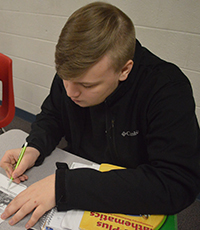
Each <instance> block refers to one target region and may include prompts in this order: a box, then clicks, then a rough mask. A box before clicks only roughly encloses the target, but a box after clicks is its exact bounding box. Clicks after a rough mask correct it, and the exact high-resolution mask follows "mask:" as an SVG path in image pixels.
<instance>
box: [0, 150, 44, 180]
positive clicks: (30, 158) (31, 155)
mask: <svg viewBox="0 0 200 230" xmlns="http://www.w3.org/2000/svg"><path fill="white" fill-rule="evenodd" d="M20 152H21V149H20V148H19V149H11V150H8V151H6V153H5V154H4V156H3V157H2V159H1V161H0V167H2V168H3V169H4V170H5V171H6V174H7V176H8V177H9V178H11V176H13V178H14V182H15V183H17V184H19V183H20V182H21V181H25V180H27V179H28V176H27V175H25V174H24V172H25V171H26V170H27V169H29V168H31V167H33V166H34V164H35V161H36V160H37V158H38V157H39V155H40V153H39V151H38V150H37V149H35V148H32V147H27V148H26V151H25V153H24V156H23V158H22V161H21V162H20V165H19V166H18V167H17V169H16V170H14V168H15V165H16V163H17V161H18V158H19V154H20Z"/></svg>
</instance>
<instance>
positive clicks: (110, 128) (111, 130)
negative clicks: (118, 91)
mask: <svg viewBox="0 0 200 230" xmlns="http://www.w3.org/2000/svg"><path fill="white" fill-rule="evenodd" d="M105 104H106V107H107V103H106V101H105ZM110 122H111V123H110ZM105 133H106V135H107V141H108V147H109V150H110V156H111V159H116V156H118V154H117V149H116V143H115V120H114V118H112V119H111V120H110V117H109V114H108V108H106V131H105ZM113 156H114V157H113Z"/></svg>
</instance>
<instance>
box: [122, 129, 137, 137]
mask: <svg viewBox="0 0 200 230" xmlns="http://www.w3.org/2000/svg"><path fill="white" fill-rule="evenodd" d="M138 133H139V130H135V131H133V132H131V131H126V132H125V131H123V132H122V133H121V135H122V136H123V137H125V136H128V137H133V136H137V135H138Z"/></svg>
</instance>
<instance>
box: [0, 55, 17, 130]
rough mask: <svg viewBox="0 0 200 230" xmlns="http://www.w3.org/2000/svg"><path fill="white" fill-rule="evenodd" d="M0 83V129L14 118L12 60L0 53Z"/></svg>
mask: <svg viewBox="0 0 200 230" xmlns="http://www.w3.org/2000/svg"><path fill="white" fill-rule="evenodd" d="M0 81H1V82H2V103H1V105H0V129H2V130H3V131H4V132H5V130H4V129H3V128H4V127H5V126H7V125H8V124H10V123H11V121H12V120H13V118H14V116H15V101H14V90H13V76H12V60H11V59H10V58H9V57H7V56H6V55H4V54H2V53H0Z"/></svg>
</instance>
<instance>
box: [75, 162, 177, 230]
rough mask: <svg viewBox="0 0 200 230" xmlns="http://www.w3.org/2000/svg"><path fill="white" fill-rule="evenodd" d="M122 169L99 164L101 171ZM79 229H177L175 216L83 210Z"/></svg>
mask: <svg viewBox="0 0 200 230" xmlns="http://www.w3.org/2000/svg"><path fill="white" fill-rule="evenodd" d="M113 169H124V168H123V167H119V166H115V165H110V164H101V166H100V168H99V170H100V171H101V172H105V171H109V170H113ZM79 228H80V229H81V230H96V229H98V230H101V229H108V230H133V229H134V230H158V229H162V230H164V229H166V230H167V229H170V230H174V229H177V220H176V216H175V215H173V216H166V215H138V216H131V215H124V214H113V213H100V212H89V211H85V212H84V214H83V217H82V220H81V223H80V226H79Z"/></svg>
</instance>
